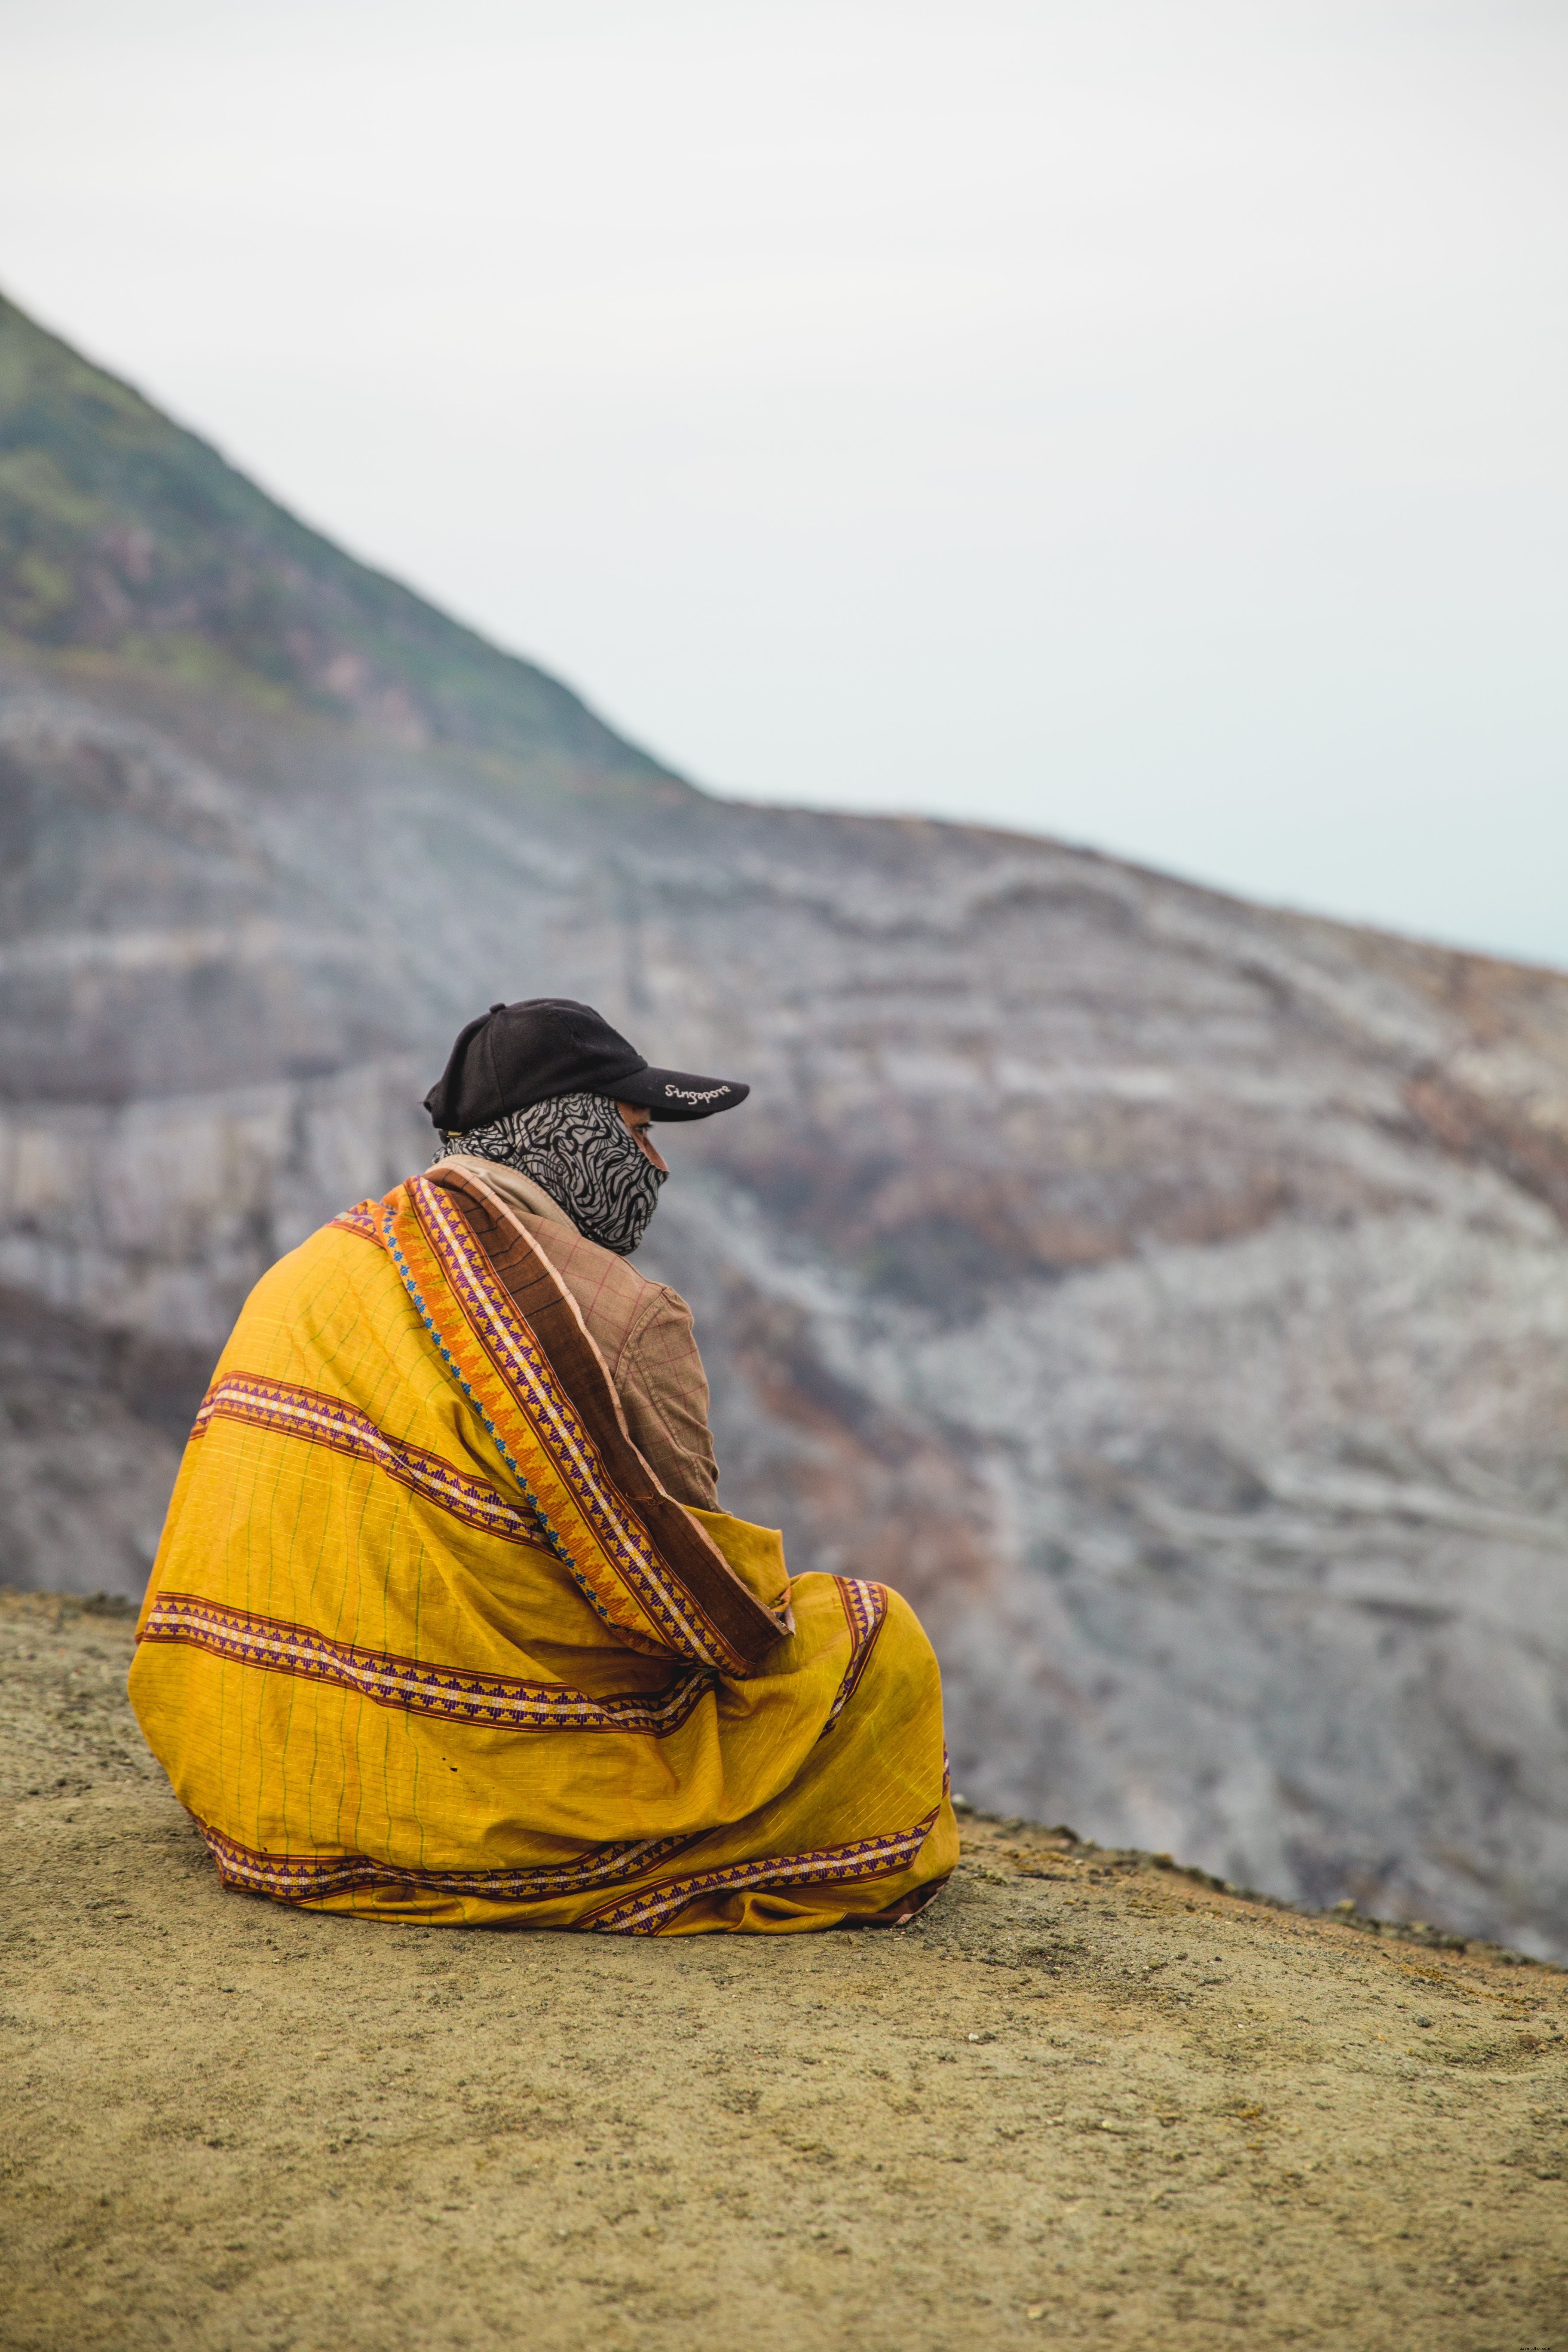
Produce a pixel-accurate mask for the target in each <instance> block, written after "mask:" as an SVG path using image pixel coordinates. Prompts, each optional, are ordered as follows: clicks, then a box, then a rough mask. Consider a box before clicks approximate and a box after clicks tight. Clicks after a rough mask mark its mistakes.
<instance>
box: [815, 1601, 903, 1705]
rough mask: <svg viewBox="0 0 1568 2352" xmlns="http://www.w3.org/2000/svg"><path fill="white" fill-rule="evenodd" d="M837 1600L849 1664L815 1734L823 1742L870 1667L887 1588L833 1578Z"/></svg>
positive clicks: (885, 1606)
mask: <svg viewBox="0 0 1568 2352" xmlns="http://www.w3.org/2000/svg"><path fill="white" fill-rule="evenodd" d="M833 1581H834V1583H835V1584H836V1585H837V1587H838V1598H839V1600H840V1601H842V1602H843V1603H844V1614H845V1615H846V1617H847V1619H848V1620H849V1664H847V1666H846V1667H845V1669H844V1679H843V1681H842V1682H841V1683H840V1684H839V1685H838V1689H837V1693H836V1695H835V1696H834V1701H833V1705H832V1706H830V1707H829V1708H828V1710H827V1720H826V1723H825V1724H824V1725H823V1727H822V1729H821V1731H820V1732H819V1733H818V1734H817V1737H818V1738H821V1739H826V1737H827V1735H828V1733H829V1732H830V1731H831V1730H832V1728H833V1727H834V1725H835V1724H836V1723H837V1720H838V1718H839V1717H840V1716H841V1715H842V1714H843V1712H844V1710H845V1708H846V1707H847V1706H848V1704H849V1702H850V1700H851V1699H852V1698H853V1697H854V1696H855V1693H856V1691H857V1690H858V1687H859V1684H860V1677H861V1675H863V1674H864V1673H865V1671H866V1669H867V1667H868V1665H869V1664H870V1663H871V1653H872V1651H873V1650H874V1649H875V1648H876V1646H877V1636H878V1634H879V1633H880V1632H881V1630H882V1628H883V1626H884V1625H885V1624H886V1623H887V1622H888V1588H887V1586H886V1585H885V1584H866V1583H863V1582H862V1581H861V1580H860V1578H859V1577H858V1576H836V1577H835V1578H834V1580H833Z"/></svg>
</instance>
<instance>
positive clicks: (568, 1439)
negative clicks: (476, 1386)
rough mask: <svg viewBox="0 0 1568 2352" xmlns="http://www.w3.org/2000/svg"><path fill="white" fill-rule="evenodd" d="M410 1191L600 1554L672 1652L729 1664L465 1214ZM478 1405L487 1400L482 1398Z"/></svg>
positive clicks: (570, 1561) (435, 1194)
mask: <svg viewBox="0 0 1568 2352" xmlns="http://www.w3.org/2000/svg"><path fill="white" fill-rule="evenodd" d="M405 1189H406V1191H407V1192H408V1195H409V1198H410V1200H411V1201H412V1202H413V1203H414V1206H415V1209H416V1213H417V1215H418V1217H419V1222H420V1224H421V1226H422V1228H423V1230H424V1232H425V1234H426V1239H427V1240H428V1242H429V1244H430V1245H431V1247H432V1248H433V1249H434V1251H435V1253H436V1255H437V1259H438V1261H439V1263H440V1265H441V1270H442V1272H443V1274H444V1275H445V1276H446V1278H447V1283H448V1284H449V1285H450V1286H451V1289H452V1292H453V1294H454V1296H455V1297H456V1299H457V1301H458V1306H459V1307H460V1308H461V1309H462V1312H463V1314H464V1316H465V1318H466V1319H467V1320H468V1324H469V1326H470V1328H472V1330H473V1332H474V1334H475V1336H476V1337H477V1338H478V1339H479V1342H480V1344H481V1345H482V1347H483V1348H484V1349H485V1352H486V1354H487V1355H488V1356H489V1359H490V1361H491V1362H492V1363H493V1364H494V1366H495V1367H496V1370H497V1371H498V1372H499V1373H500V1377H501V1379H502V1380H503V1381H505V1383H506V1386H507V1388H508V1390H509V1391H510V1393H511V1395H512V1397H513V1398H514V1400H515V1401H516V1402H517V1404H518V1405H519V1407H520V1408H521V1412H523V1414H524V1416H525V1417H526V1419H527V1421H528V1423H529V1426H530V1428H531V1430H532V1432H533V1433H534V1435H535V1437H536V1438H537V1439H538V1441H539V1443H540V1444H542V1446H543V1448H544V1449H545V1452H546V1453H547V1454H548V1455H549V1457H550V1460H551V1463H552V1466H553V1467H554V1469H555V1470H556V1472H557V1473H558V1475H560V1477H561V1478H562V1479H563V1482H564V1483H565V1485H566V1486H568V1487H569V1488H570V1490H571V1493H572V1496H573V1499H574V1502H575V1503H576V1505H577V1507H578V1509H579V1510H580V1511H581V1512H582V1514H583V1517H584V1519H585V1520H586V1521H587V1523H588V1525H589V1527H590V1528H592V1530H593V1532H594V1535H595V1538H597V1541H598V1544H599V1547H600V1549H601V1550H602V1551H603V1552H604V1553H605V1557H606V1559H608V1561H609V1563H610V1565H611V1566H612V1568H613V1569H614V1570H616V1574H617V1575H618V1576H619V1578H620V1580H621V1582H622V1583H623V1584H624V1585H625V1586H626V1589H627V1591H628V1592H629V1593H630V1594H631V1595H632V1596H633V1597H634V1598H635V1600H636V1601H637V1603H638V1604H639V1606H640V1607H641V1609H642V1610H643V1612H645V1614H646V1615H647V1618H648V1620H649V1621H650V1622H651V1623H652V1625H653V1626H654V1627H655V1628H656V1629H657V1635H658V1639H660V1640H662V1641H663V1642H664V1643H665V1644H666V1645H667V1646H668V1648H670V1649H674V1650H680V1651H683V1652H684V1653H685V1654H686V1655H687V1656H688V1657H692V1658H696V1659H697V1660H698V1661H699V1662H700V1664H704V1665H708V1666H719V1665H721V1664H723V1663H724V1662H723V1660H722V1658H721V1654H720V1651H719V1649H718V1647H717V1645H716V1643H715V1641H714V1638H713V1635H712V1632H711V1629H710V1628H709V1626H708V1625H707V1624H706V1622H705V1621H703V1620H701V1619H700V1618H699V1617H698V1615H697V1614H696V1612H694V1610H693V1609H692V1608H691V1607H689V1605H688V1596H687V1594H686V1593H685V1592H684V1591H683V1590H682V1588H681V1587H680V1586H679V1584H678V1583H676V1582H675V1580H673V1579H672V1578H671V1577H669V1576H668V1575H667V1574H666V1573H665V1572H664V1570H663V1566H662V1563H661V1561H660V1559H659V1558H658V1553H657V1552H656V1551H655V1549H654V1548H653V1545H652V1544H651V1542H650V1541H649V1539H648V1537H647V1532H646V1530H645V1529H644V1528H642V1527H641V1526H640V1525H639V1524H638V1522H637V1519H636V1518H634V1517H632V1515H631V1514H630V1513H629V1512H628V1511H627V1510H626V1507H624V1505H623V1504H622V1503H621V1501H620V1499H619V1497H618V1496H617V1495H616V1491H615V1489H614V1487H613V1486H610V1484H609V1482H608V1481H607V1479H606V1478H605V1475H604V1471H603V1468H602V1466H601V1465H600V1462H599V1459H598V1454H597V1452H596V1450H595V1446H594V1444H593V1442H592V1440H591V1439H590V1437H589V1436H588V1433H587V1432H586V1430H585V1429H584V1426H583V1423H582V1422H581V1421H580V1420H579V1419H578V1417H577V1415H576V1414H575V1412H573V1410H572V1406H571V1400H570V1399H569V1398H568V1397H567V1396H566V1395H565V1394H564V1393H563V1391H562V1389H561V1387H560V1384H559V1383H558V1381H556V1380H555V1378H554V1376H553V1374H552V1370H551V1368H550V1365H549V1362H548V1360H546V1358H545V1355H544V1351H543V1349H542V1348H541V1347H540V1346H539V1344H538V1342H537V1341H536V1340H535V1339H534V1338H533V1335H532V1334H531V1331H530V1330H529V1328H528V1325H527V1324H526V1322H525V1321H524V1320H523V1318H522V1317H521V1315H520V1314H519V1313H518V1312H517V1310H516V1308H515V1307H513V1305H512V1303H511V1300H510V1298H509V1297H507V1295H506V1293H505V1292H504V1290H502V1288H501V1287H500V1285H499V1284H498V1283H497V1282H496V1281H495V1280H494V1279H493V1277H492V1276H491V1275H490V1273H489V1266H488V1265H487V1262H486V1260H485V1258H484V1255H483V1253H482V1252H481V1251H480V1250H479V1248H478V1247H477V1246H476V1245H475V1244H474V1243H473V1241H472V1239H471V1237H470V1235H469V1234H468V1229H467V1227H466V1226H465V1225H464V1223H463V1222H462V1220H461V1218H460V1217H459V1216H458V1215H457V1214H455V1213H454V1212H453V1211H452V1209H451V1207H450V1206H449V1204H448V1202H447V1196H446V1194H445V1192H444V1191H443V1189H442V1188H441V1187H440V1186H439V1185H437V1184H432V1183H430V1182H429V1181H428V1180H427V1179H426V1178H425V1177H423V1176H415V1177H411V1178H410V1179H409V1181H408V1183H407V1186H406V1188H405ZM393 1224H394V1213H388V1214H387V1215H386V1216H385V1218H384V1222H383V1226H382V1231H383V1234H384V1236H385V1239H386V1244H387V1247H388V1248H389V1249H390V1250H391V1252H392V1255H393V1257H394V1259H395V1261H396V1264H397V1266H398V1269H399V1271H400V1272H401V1274H402V1276H403V1279H404V1282H405V1285H406V1286H407V1288H408V1291H409V1295H410V1296H411V1297H412V1298H413V1299H414V1302H415V1305H416V1307H418V1309H419V1311H420V1314H421V1315H422V1316H423V1318H424V1319H425V1321H426V1324H427V1325H428V1326H429V1328H430V1330H431V1332H432V1333H433V1334H434V1336H435V1338H436V1340H437V1345H438V1346H439V1347H440V1349H441V1353H442V1355H443V1357H444V1358H445V1359H446V1360H447V1362H448V1363H451V1364H452V1365H453V1369H454V1370H456V1369H457V1367H456V1363H455V1360H454V1359H453V1357H452V1354H451V1351H450V1349H448V1348H447V1346H446V1344H445V1342H444V1341H443V1339H442V1337H441V1333H440V1331H439V1330H438V1329H437V1325H436V1322H435V1320H434V1318H433V1317H432V1316H431V1314H430V1312H429V1309H428V1307H426V1304H425V1301H424V1300H423V1299H422V1298H421V1297H420V1296H419V1293H418V1290H417V1288H416V1284H415V1279H414V1276H413V1272H412V1269H411V1268H410V1267H409V1265H408V1264H407V1261H406V1259H405V1256H404V1255H403V1253H402V1252H401V1250H400V1249H399V1248H398V1246H397V1242H396V1238H395V1234H394V1232H393ZM459 1377H460V1375H459ZM464 1385H465V1391H466V1393H467V1394H468V1396H470V1397H472V1396H473V1391H472V1390H471V1389H470V1388H468V1386H467V1383H465V1384H464ZM474 1402H476V1404H477V1403H478V1400H477V1399H475V1400H474ZM481 1418H484V1419H485V1426H486V1428H487V1429H488V1430H489V1433H490V1435H491V1437H492V1439H493V1440H494V1442H495V1444H496V1446H497V1448H498V1450H499V1451H500V1455H501V1458H502V1460H503V1461H504V1462H506V1464H507V1465H508V1466H509V1468H510V1469H511V1470H512V1471H513V1473H514V1475H516V1476H517V1477H518V1478H519V1480H520V1481H521V1477H522V1474H521V1469H520V1468H519V1467H518V1465H517V1464H516V1463H515V1462H514V1460H513V1458H512V1456H511V1454H510V1452H509V1451H508V1449H507V1447H506V1444H505V1443H504V1441H503V1440H502V1438H501V1436H500V1432H499V1431H498V1430H497V1429H496V1427H495V1424H494V1423H493V1422H492V1421H490V1420H489V1419H488V1418H485V1416H484V1415H483V1413H482V1410H481ZM530 1500H531V1501H532V1502H533V1503H534V1507H535V1508H536V1509H538V1508H539V1506H538V1503H537V1500H536V1498H535V1497H533V1496H530ZM540 1517H541V1519H542V1521H543V1523H544V1524H545V1525H546V1526H547V1527H548V1526H549V1525H550V1523H549V1521H548V1520H547V1519H545V1517H544V1513H543V1512H542V1510H540ZM550 1532H551V1535H552V1538H553V1540H554V1544H555V1549H557V1550H558V1551H559V1553H560V1557H561V1558H562V1559H563V1560H564V1561H565V1562H566V1564H567V1566H568V1567H569V1568H570V1569H571V1570H572V1573H573V1575H574V1577H575V1578H576V1580H577V1582H578V1584H579V1585H580V1587H581V1588H582V1591H583V1592H584V1595H585V1596H586V1598H587V1599H588V1600H589V1601H591V1602H592V1603H593V1606H594V1608H595V1610H596V1612H598V1614H599V1615H600V1616H601V1617H602V1618H604V1620H605V1622H606V1623H607V1624H614V1623H615V1622H616V1620H615V1618H614V1617H613V1616H612V1614H611V1612H610V1611H609V1610H608V1608H607V1607H606V1606H605V1603H604V1601H602V1600H601V1599H600V1597H599V1595H598V1594H597V1593H596V1592H595V1591H594V1588H593V1585H592V1583H591V1582H590V1581H589V1580H588V1578H587V1577H586V1576H585V1575H584V1572H583V1570H581V1568H580V1567H579V1565H578V1563H577V1561H576V1560H575V1559H574V1558H573V1557H572V1555H571V1554H570V1552H569V1551H568V1550H567V1549H566V1548H565V1546H564V1545H563V1544H562V1543H561V1541H560V1536H559V1530H558V1529H556V1528H551V1529H550Z"/></svg>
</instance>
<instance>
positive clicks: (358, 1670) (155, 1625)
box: [141, 1592, 714, 1739]
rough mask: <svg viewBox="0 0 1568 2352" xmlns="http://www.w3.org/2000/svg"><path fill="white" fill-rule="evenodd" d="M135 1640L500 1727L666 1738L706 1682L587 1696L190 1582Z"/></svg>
mask: <svg viewBox="0 0 1568 2352" xmlns="http://www.w3.org/2000/svg"><path fill="white" fill-rule="evenodd" d="M141 1639H142V1641H144V1642H175V1643H184V1645H186V1646H187V1647H189V1648H191V1649H196V1650H205V1651H206V1652H207V1654H209V1655H210V1656H213V1657H218V1658H226V1659H227V1660H229V1661H230V1663H231V1664H236V1665H241V1666H256V1667H259V1668H260V1669H261V1670H262V1671H263V1672H264V1673H268V1674H279V1675H298V1676H299V1677H300V1680H302V1681H305V1682H314V1683H330V1684H332V1685H335V1686H336V1687H337V1688H338V1689H340V1690H351V1691H354V1692H356V1693H357V1694H358V1696H360V1697H361V1698H363V1699H368V1700H369V1701H370V1702H371V1703H372V1705H373V1706H388V1707H398V1708H401V1709H403V1710H404V1711H405V1713H408V1714H411V1715H433V1716H439V1717H443V1718H444V1719H445V1720H447V1722H454V1723H469V1724H475V1725H478V1726H479V1727H480V1728H490V1729H494V1728H501V1729H505V1730H509V1731H621V1732H640V1733H644V1734H647V1735H648V1736H651V1737H652V1738H656V1739H663V1738H668V1736H669V1734H670V1733H671V1732H675V1731H679V1729H680V1727H681V1726H682V1725H683V1724H684V1723H686V1722H687V1721H688V1719H689V1717H690V1716H691V1714H692V1713H693V1711H694V1709H695V1708H696V1707H697V1706H698V1705H699V1704H700V1701H701V1700H702V1699H703V1697H704V1696H706V1695H707V1693H708V1692H709V1691H710V1690H711V1689H712V1687H713V1681H714V1677H713V1675H711V1674H710V1673H709V1672H707V1671H705V1670H704V1669H702V1668H701V1667H697V1668H694V1669H693V1670H692V1671H691V1672H690V1673H689V1674H685V1675H681V1677H680V1679H679V1682H674V1683H671V1684H669V1685H668V1686H667V1687H666V1688H665V1689H664V1690H660V1691H646V1692H645V1691H623V1692H618V1693H617V1694H616V1696H613V1697H610V1698H605V1699H594V1698H590V1697H588V1696H587V1694H586V1693H585V1692H584V1691H579V1690H574V1689H573V1688H572V1687H571V1685H570V1684H567V1683H525V1682H520V1681H516V1680H514V1679H513V1678H512V1677H511V1676H510V1675H486V1674H471V1673H468V1672H466V1671H464V1669H462V1668H461V1667H458V1666H431V1665H423V1664H420V1662H419V1661H418V1660H417V1659H416V1658H405V1657H399V1656H397V1655H396V1654H394V1653H391V1652H388V1651H384V1650H372V1649H365V1648H362V1647H360V1646H359V1645H358V1644H357V1643H353V1642H334V1641H331V1640H330V1639H329V1638H328V1636H327V1635H326V1634H324V1633H314V1632H312V1631H311V1629H310V1626H308V1625H295V1624H291V1623H290V1622H289V1620H288V1619H287V1618H281V1617H261V1616H257V1615H253V1614H252V1613H251V1612H249V1611H248V1610H243V1609H229V1608H225V1607H223V1606H221V1605H220V1604H219V1603H218V1602H216V1601H204V1600H202V1599H201V1597H200V1596H199V1595H198V1594H196V1593H194V1592H160V1593H159V1595H158V1597H157V1599H156V1600H155V1601H153V1606H152V1608H151V1610H150V1611H149V1612H148V1615H147V1620H146V1622H145V1624H144V1625H143V1626H142V1633H141Z"/></svg>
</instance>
